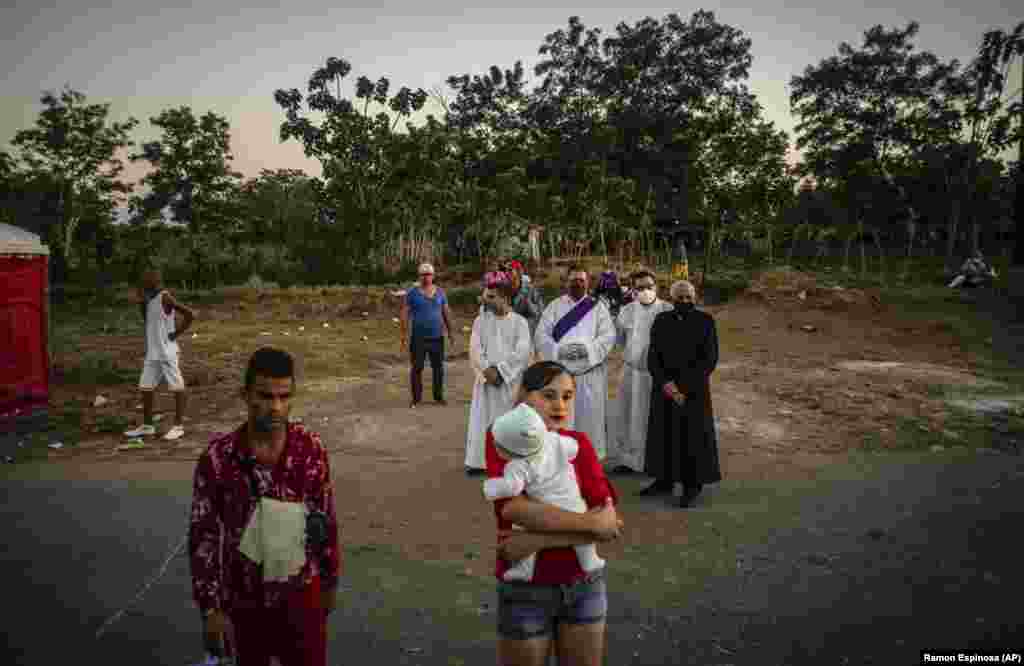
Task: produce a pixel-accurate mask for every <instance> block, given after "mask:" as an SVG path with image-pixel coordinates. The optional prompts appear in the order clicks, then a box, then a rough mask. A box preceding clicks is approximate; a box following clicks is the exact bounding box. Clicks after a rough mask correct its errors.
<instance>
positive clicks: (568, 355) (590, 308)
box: [534, 266, 615, 460]
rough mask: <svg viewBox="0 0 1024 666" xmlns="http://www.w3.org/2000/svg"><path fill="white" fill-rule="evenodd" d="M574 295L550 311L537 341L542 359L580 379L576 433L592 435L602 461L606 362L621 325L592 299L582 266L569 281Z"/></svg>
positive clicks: (573, 270) (559, 300)
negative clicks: (617, 326)
mask: <svg viewBox="0 0 1024 666" xmlns="http://www.w3.org/2000/svg"><path fill="white" fill-rule="evenodd" d="M566 278H567V282H568V287H569V293H568V294H567V295H565V296H561V297H560V298H557V299H555V300H554V301H552V302H551V303H550V304H548V306H547V308H545V310H544V314H543V315H541V318H540V323H539V324H538V325H537V332H536V334H535V336H534V340H535V342H536V345H535V346H536V348H537V354H538V355H539V356H540V357H541V358H542V359H543V360H545V361H557V362H558V363H561V364H562V365H564V366H565V367H566V368H567V369H568V370H569V372H570V373H572V375H573V376H574V377H575V378H576V398H575V402H574V405H575V409H574V410H573V411H574V419H573V423H569V424H568V425H566V427H567V428H569V429H570V430H579V431H582V432H585V433H587V436H588V437H589V438H590V442H591V444H593V446H594V451H595V452H596V453H597V457H598V459H599V460H604V458H605V452H606V451H605V441H606V437H605V407H606V403H607V401H608V368H607V365H606V364H605V361H607V359H608V353H609V352H610V351H611V349H612V347H613V346H614V345H615V324H614V322H612V317H611V314H609V312H608V308H607V307H605V305H604V304H603V303H601V302H599V301H598V300H597V299H595V298H594V297H593V296H588V295H587V286H588V282H589V276H588V275H587V272H586V271H585V270H583V269H582V268H581V267H579V266H570V267H569V271H568V273H567V275H566Z"/></svg>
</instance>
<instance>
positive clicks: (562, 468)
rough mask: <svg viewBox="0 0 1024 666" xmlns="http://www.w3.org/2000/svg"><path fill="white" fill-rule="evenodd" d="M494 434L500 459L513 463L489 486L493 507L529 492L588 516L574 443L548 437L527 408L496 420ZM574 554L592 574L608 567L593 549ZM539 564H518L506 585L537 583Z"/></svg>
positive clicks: (489, 481)
mask: <svg viewBox="0 0 1024 666" xmlns="http://www.w3.org/2000/svg"><path fill="white" fill-rule="evenodd" d="M491 433H492V434H493V435H494V442H495V444H497V448H498V454H499V455H500V456H501V457H502V458H504V459H506V460H508V463H507V464H506V465H505V473H504V476H503V477H502V478H500V479H487V480H486V481H484V496H485V497H486V498H487V499H488V500H489V501H491V502H493V501H495V500H499V499H505V498H509V497H517V496H518V495H520V494H522V492H523V491H524V490H525V491H526V493H527V494H528V495H529V496H530V497H531V498H533V499H535V500H538V501H540V502H545V503H547V504H552V505H554V506H557V507H558V508H559V509H563V510H565V511H574V512H576V513H584V512H585V511H586V510H587V503H586V502H585V501H584V500H583V495H581V494H580V487H579V483H577V481H576V472H575V470H574V469H573V466H572V461H573V460H575V459H576V454H577V453H578V452H579V445H578V444H577V443H576V440H575V439H573V438H572V437H563V436H562V435H559V434H558V433H557V432H551V431H549V430H548V429H547V427H546V426H545V425H544V419H542V418H541V416H540V414H538V413H537V412H536V410H534V409H533V408H532V407H530V406H529V405H527V404H525V403H522V404H520V405H519V406H518V407H516V408H515V409H513V410H512V411H510V412H507V413H506V414H504V415H503V416H501V417H499V418H498V419H496V420H495V421H494V425H493V426H491ZM575 550H576V557H577V558H578V559H579V562H580V567H581V568H582V569H583V570H584V571H586V572H587V573H591V572H594V571H596V570H598V569H601V568H602V567H604V560H603V559H601V558H600V557H599V556H598V554H597V548H595V547H594V544H592V543H591V544H584V545H580V546H575ZM535 563H536V554H534V555H530V556H529V557H527V558H524V559H522V560H520V561H519V562H516V563H515V565H513V566H512V567H510V568H509V569H508V570H507V571H506V572H505V580H507V581H513V580H519V581H529V580H532V579H533V567H534V564H535Z"/></svg>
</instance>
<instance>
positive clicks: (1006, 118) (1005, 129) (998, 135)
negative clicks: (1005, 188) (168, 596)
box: [973, 21, 1024, 266]
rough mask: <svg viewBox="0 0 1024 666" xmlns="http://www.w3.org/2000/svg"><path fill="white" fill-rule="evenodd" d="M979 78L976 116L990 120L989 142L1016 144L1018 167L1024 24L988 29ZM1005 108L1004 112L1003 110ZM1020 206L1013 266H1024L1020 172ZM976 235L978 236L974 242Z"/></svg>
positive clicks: (1023, 110)
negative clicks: (1012, 73) (1013, 84)
mask: <svg viewBox="0 0 1024 666" xmlns="http://www.w3.org/2000/svg"><path fill="white" fill-rule="evenodd" d="M1015 60H1016V62H1017V63H1018V64H1019V65H1020V69H1021V87H1020V88H1019V89H1018V91H1019V93H1020V98H1019V99H1018V100H1017V101H1016V102H1010V101H1007V100H1004V99H1003V93H1004V92H1005V90H1006V84H1007V82H1008V78H1007V77H1008V74H1009V70H1010V64H1011V63H1012V62H1014V61H1015ZM973 69H974V71H975V72H976V77H977V85H978V87H977V90H978V92H977V97H976V100H977V105H976V107H977V116H976V118H978V119H979V120H981V119H985V118H988V119H990V120H991V125H990V126H989V129H990V134H989V135H988V137H987V138H990V141H989V143H990V144H991V145H994V146H997V147H999V148H1000V149H1005V148H1006V147H1008V146H1011V145H1013V143H1014V141H1016V143H1017V148H1018V154H1017V160H1018V165H1019V162H1020V160H1022V159H1024V21H1022V22H1020V23H1018V24H1017V26H1016V27H1015V28H1014V29H1013V30H1012V31H1011V32H1005V31H1003V30H989V31H987V32H986V33H985V34H984V36H983V37H982V43H981V47H980V48H979V53H978V58H977V59H976V60H975V62H974V67H973ZM1004 106H1005V107H1006V109H1005V112H1003V113H1000V111H1001V110H1002V109H1003V108H1004ZM1014 118H1016V119H1017V123H1016V131H1013V130H1012V127H1013V119H1014ZM1017 176H1018V177H1017V193H1016V196H1017V203H1016V213H1015V215H1016V218H1017V221H1016V229H1017V233H1016V245H1015V248H1014V253H1013V263H1014V264H1015V265H1018V266H1021V265H1024V180H1021V178H1020V169H1019V166H1018V169H1017ZM976 242H977V234H975V243H976Z"/></svg>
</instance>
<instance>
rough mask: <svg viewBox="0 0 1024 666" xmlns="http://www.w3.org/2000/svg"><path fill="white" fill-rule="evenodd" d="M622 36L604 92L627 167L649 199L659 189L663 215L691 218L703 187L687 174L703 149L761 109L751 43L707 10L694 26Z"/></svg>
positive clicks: (672, 25)
mask: <svg viewBox="0 0 1024 666" xmlns="http://www.w3.org/2000/svg"><path fill="white" fill-rule="evenodd" d="M616 33H617V35H616V36H615V37H609V38H608V39H605V41H604V43H603V50H604V52H605V54H606V55H607V56H608V58H609V62H608V65H607V67H606V68H605V69H604V76H603V78H602V85H601V89H602V91H603V94H604V95H605V96H606V98H607V99H608V100H609V106H608V120H609V123H610V124H612V125H613V126H614V127H616V129H617V130H618V132H619V136H620V139H619V145H620V150H621V154H622V157H621V162H622V163H623V164H624V165H629V166H628V168H629V169H631V171H632V173H630V174H628V175H629V176H630V177H633V178H637V179H638V180H639V181H640V182H641V183H642V184H643V187H641V188H639V192H638V194H640V195H641V197H643V198H646V196H645V194H646V191H647V189H648V188H651V187H653V188H655V190H656V191H657V192H658V197H657V200H658V203H659V205H658V208H659V209H660V210H659V212H658V214H657V216H658V217H661V218H680V219H685V218H686V217H687V215H686V210H687V208H688V204H687V200H688V199H689V198H690V196H692V195H693V194H694V190H698V191H699V189H700V188H701V187H702V185H701V183H700V181H699V178H693V177H690V176H688V174H687V172H688V171H689V170H690V167H691V165H692V164H693V163H694V161H695V160H696V156H697V155H699V154H700V153H701V152H702V149H701V146H702V145H703V144H704V142H706V141H710V140H711V139H712V137H714V136H716V135H721V134H726V133H729V132H731V131H732V130H733V129H734V128H733V125H732V123H733V122H734V121H735V120H737V119H738V118H740V117H742V115H743V113H746V111H743V110H744V109H750V108H752V105H753V103H754V98H753V95H751V93H750V92H749V90H748V89H747V88H746V86H745V85H744V84H743V80H744V79H746V78H747V77H748V76H749V70H750V64H751V62H752V56H751V54H750V47H751V41H750V39H748V38H746V37H744V36H743V33H742V31H740V30H738V29H736V28H734V27H732V26H729V25H726V24H723V23H719V22H718V21H717V20H716V19H715V15H714V13H712V12H708V11H703V10H701V11H697V12H694V14H693V15H692V16H691V17H690V19H689V21H687V22H684V21H683V20H682V19H681V18H680V17H679V16H678V15H677V14H674V13H673V14H669V15H668V16H666V17H665V19H663V20H662V21H661V22H660V23H659V22H657V21H655V20H654V19H651V18H649V17H648V18H645V19H644V20H642V21H639V22H637V23H636V25H634V26H632V27H630V26H628V25H626V24H625V23H620V24H619V25H618V26H616ZM690 175H693V174H690Z"/></svg>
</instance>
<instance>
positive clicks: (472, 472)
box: [466, 467, 487, 476]
mask: <svg viewBox="0 0 1024 666" xmlns="http://www.w3.org/2000/svg"><path fill="white" fill-rule="evenodd" d="M485 474H487V470H486V469H477V468H476V467H467V468H466V476H484V475H485Z"/></svg>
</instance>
